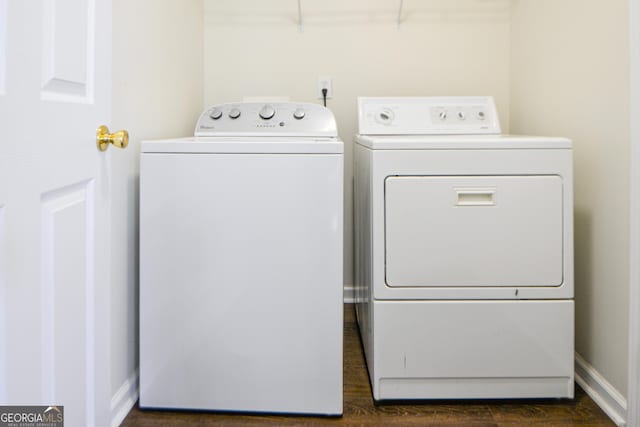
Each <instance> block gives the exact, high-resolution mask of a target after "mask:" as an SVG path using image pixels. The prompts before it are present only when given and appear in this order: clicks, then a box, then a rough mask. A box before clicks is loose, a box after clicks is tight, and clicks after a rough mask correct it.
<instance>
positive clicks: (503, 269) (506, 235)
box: [385, 175, 563, 287]
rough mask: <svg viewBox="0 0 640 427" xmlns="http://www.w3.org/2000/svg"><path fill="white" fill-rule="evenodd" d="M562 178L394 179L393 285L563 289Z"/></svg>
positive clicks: (388, 195) (389, 264)
mask: <svg viewBox="0 0 640 427" xmlns="http://www.w3.org/2000/svg"><path fill="white" fill-rule="evenodd" d="M562 191H563V190H562V178H561V177H559V176H557V175H539V176H392V177H388V178H387V179H386V181H385V250H386V251H385V252H386V255H385V256H386V277H385V280H386V284H387V286H390V287H470V286H471V287H496V286H518V287H526V286H532V287H533V286H547V287H548V286H560V285H561V284H562V282H563V277H562V266H563V259H562V256H563V255H562V249H563V248H562V246H563V241H562V236H563V230H562V218H563V212H562V202H563V198H562Z"/></svg>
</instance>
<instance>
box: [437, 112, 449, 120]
mask: <svg viewBox="0 0 640 427" xmlns="http://www.w3.org/2000/svg"><path fill="white" fill-rule="evenodd" d="M438 117H439V118H440V120H447V112H446V111H440V113H439V114H438Z"/></svg>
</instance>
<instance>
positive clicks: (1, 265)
mask: <svg viewBox="0 0 640 427" xmlns="http://www.w3.org/2000/svg"><path fill="white" fill-rule="evenodd" d="M0 1H1V0H0ZM6 248H7V231H6V221H5V207H4V206H3V205H0V402H4V401H5V399H6V394H5V393H6V383H7V381H6V380H7V372H6V366H7V361H6V354H7V347H6V341H7V324H6V316H7V314H6V306H7V305H6V304H7V296H6V283H7V282H6V271H7V249H6Z"/></svg>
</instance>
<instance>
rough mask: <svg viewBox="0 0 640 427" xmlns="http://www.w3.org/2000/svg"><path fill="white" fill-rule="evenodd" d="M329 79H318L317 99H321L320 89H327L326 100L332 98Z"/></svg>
mask: <svg viewBox="0 0 640 427" xmlns="http://www.w3.org/2000/svg"><path fill="white" fill-rule="evenodd" d="M332 86H333V85H332V84H331V77H318V99H322V89H325V88H326V89H327V99H330V98H333V88H332Z"/></svg>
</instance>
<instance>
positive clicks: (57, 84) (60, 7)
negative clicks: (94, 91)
mask: <svg viewBox="0 0 640 427" xmlns="http://www.w3.org/2000/svg"><path fill="white" fill-rule="evenodd" d="M93 9H94V5H93V0H89V1H87V0H50V1H45V2H44V3H43V10H42V23H43V28H42V30H43V32H42V33H43V39H42V53H43V56H42V58H43V61H42V97H43V99H48V100H60V101H62V100H66V101H72V102H79V101H80V102H82V101H87V99H86V97H87V96H89V86H88V82H89V77H90V76H91V74H92V70H91V68H92V58H91V57H90V56H91V54H92V53H93V51H94V45H93V36H94V34H93V30H94V25H93V18H92V16H91V15H90V14H89V13H90V12H93Z"/></svg>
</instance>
